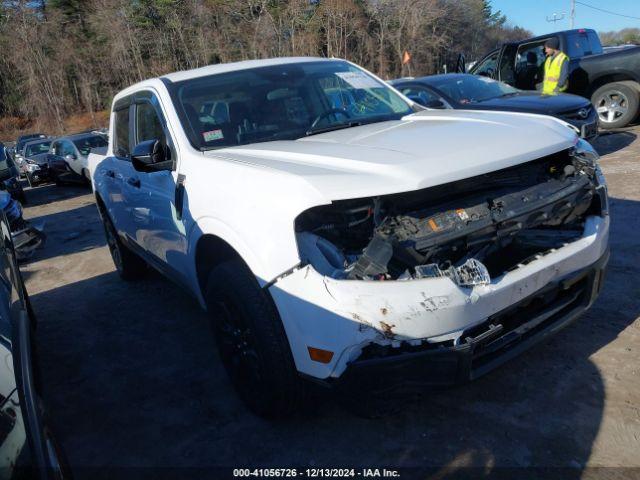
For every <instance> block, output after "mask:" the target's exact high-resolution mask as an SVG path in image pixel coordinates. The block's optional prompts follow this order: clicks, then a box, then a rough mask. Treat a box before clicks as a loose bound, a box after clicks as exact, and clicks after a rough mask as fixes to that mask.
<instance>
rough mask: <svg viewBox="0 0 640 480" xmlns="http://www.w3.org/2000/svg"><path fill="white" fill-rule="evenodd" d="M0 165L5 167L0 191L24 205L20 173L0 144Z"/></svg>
mask: <svg viewBox="0 0 640 480" xmlns="http://www.w3.org/2000/svg"><path fill="white" fill-rule="evenodd" d="M0 165H6V166H7V172H8V173H7V174H6V175H5V177H6V179H5V180H4V181H2V182H1V183H0V190H6V191H7V192H9V194H10V195H11V196H12V197H13V198H15V199H16V200H18V201H19V202H21V203H26V200H27V198H26V196H25V194H24V189H23V188H22V184H21V183H20V171H19V169H18V167H17V166H16V164H15V163H14V161H13V156H12V155H11V154H10V153H9V150H8V149H7V148H6V147H5V145H3V144H2V142H0Z"/></svg>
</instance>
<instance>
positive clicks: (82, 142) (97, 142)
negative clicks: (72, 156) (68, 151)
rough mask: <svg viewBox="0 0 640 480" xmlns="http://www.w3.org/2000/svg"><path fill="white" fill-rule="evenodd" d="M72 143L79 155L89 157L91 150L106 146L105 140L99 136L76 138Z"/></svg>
mask: <svg viewBox="0 0 640 480" xmlns="http://www.w3.org/2000/svg"><path fill="white" fill-rule="evenodd" d="M73 143H74V145H75V146H76V148H77V149H78V151H79V152H80V155H89V153H90V152H91V149H92V148H98V147H106V146H107V145H108V143H107V141H106V140H105V138H104V137H103V136H101V135H92V136H90V137H82V138H78V139H76V140H74V141H73Z"/></svg>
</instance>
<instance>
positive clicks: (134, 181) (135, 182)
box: [127, 177, 140, 188]
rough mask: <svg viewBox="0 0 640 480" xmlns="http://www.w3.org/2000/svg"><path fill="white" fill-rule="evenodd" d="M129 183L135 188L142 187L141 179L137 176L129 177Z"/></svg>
mask: <svg viewBox="0 0 640 480" xmlns="http://www.w3.org/2000/svg"><path fill="white" fill-rule="evenodd" d="M127 183H128V184H129V185H131V186H132V187H135V188H140V179H139V178H135V177H129V178H127Z"/></svg>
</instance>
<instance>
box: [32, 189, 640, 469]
mask: <svg viewBox="0 0 640 480" xmlns="http://www.w3.org/2000/svg"><path fill="white" fill-rule="evenodd" d="M54 215H59V216H58V217H56V218H51V217H52V216H49V218H47V220H48V221H49V220H54V221H52V222H51V223H52V224H54V225H60V226H59V230H54V231H53V232H52V234H51V236H52V238H53V241H51V242H50V243H48V244H47V247H46V249H45V251H43V252H42V257H41V258H43V257H51V256H56V255H65V254H69V253H72V252H73V251H74V250H76V249H78V248H81V249H84V248H95V247H96V246H99V245H102V244H103V243H100V242H103V241H102V240H100V241H97V240H95V243H94V240H93V238H94V237H95V238H96V239H97V238H98V235H100V239H102V231H101V230H100V228H101V226H100V225H99V220H98V217H97V213H96V211H95V206H93V205H92V206H91V208H90V209H89V207H88V206H83V207H80V208H77V209H76V210H71V211H70V212H65V213H59V214H54ZM70 219H72V220H74V221H75V223H74V221H69V220H70ZM612 219H613V224H612V258H611V262H610V270H609V276H608V279H607V282H606V284H605V287H604V289H603V292H602V295H601V297H600V299H599V300H598V301H597V303H596V304H595V305H594V307H593V308H592V310H590V311H589V312H588V313H587V314H585V315H584V316H583V317H582V318H581V319H580V320H579V321H578V322H577V323H575V324H573V325H572V326H570V327H568V328H567V329H565V330H564V331H562V332H560V333H559V334H558V335H557V336H556V337H554V338H553V339H552V340H551V341H550V342H548V343H546V344H544V345H540V346H538V347H536V348H534V349H532V350H531V351H529V352H527V353H526V354H524V355H523V356H521V357H519V358H518V359H516V360H514V361H512V362H510V363H508V364H507V365H506V366H504V367H502V368H500V369H499V370H497V371H495V372H493V373H491V374H490V375H488V376H487V377H485V378H482V379H480V380H478V381H476V382H473V383H471V384H469V385H466V386H462V387H458V388H454V389H449V390H445V391H440V392H435V393H433V394H432V395H429V396H427V397H425V398H423V399H422V400H421V401H420V402H419V403H409V404H407V405H403V408H402V409H401V412H400V413H399V414H397V415H395V416H392V417H387V418H383V419H379V420H365V419H363V418H359V417H357V416H354V415H352V414H350V413H347V412H346V411H344V410H343V409H341V408H340V407H338V406H337V402H335V401H333V400H332V398H331V397H326V398H322V399H321V401H320V402H319V404H318V405H317V411H316V412H315V413H314V415H313V416H310V415H307V416H303V417H298V418H295V419H292V420H289V421H283V422H278V423H270V422H266V421H264V420H261V419H259V418H256V417H254V416H252V415H251V414H249V413H248V412H247V411H246V410H245V408H244V407H243V405H242V404H240V403H239V401H238V399H237V397H236V396H235V395H234V392H233V390H232V388H231V386H230V384H229V382H228V381H227V378H226V376H225V374H224V372H223V370H222V367H221V365H220V363H219V360H218V358H217V355H216V353H215V347H214V343H213V341H212V338H211V334H210V329H209V326H208V323H207V318H206V315H205V314H203V313H202V312H201V311H200V310H199V309H198V307H197V305H196V302H195V301H194V300H193V299H191V298H190V297H189V296H188V295H186V294H185V293H183V292H182V291H180V290H179V289H178V288H177V287H175V286H174V285H173V284H171V283H170V282H168V281H166V280H164V279H163V278H161V277H160V276H159V275H157V274H150V276H149V278H148V279H145V280H143V281H141V282H137V283H126V282H122V281H121V280H120V279H119V278H118V277H117V275H116V274H115V273H108V274H103V275H98V276H95V277H93V278H89V279H87V280H85V281H82V282H77V283H74V284H70V285H66V286H63V287H60V288H56V289H53V290H49V291H46V292H43V293H40V294H37V295H33V296H32V302H33V305H34V309H35V311H36V315H37V316H38V317H39V322H40V323H39V330H38V345H39V351H40V356H41V360H42V362H43V365H44V366H45V368H44V371H45V373H44V384H45V397H46V399H47V401H48V403H49V405H50V407H51V410H52V415H51V416H52V417H53V420H54V425H55V426H56V427H57V430H58V432H59V434H60V436H61V438H62V442H63V444H64V446H65V447H66V449H67V452H68V456H69V458H70V460H71V463H72V465H74V466H75V467H77V468H78V467H79V468H78V470H77V477H78V478H91V477H92V475H93V473H91V474H90V473H88V472H89V471H88V470H83V469H82V468H81V467H89V466H94V467H97V466H109V467H116V466H124V467H128V466H140V467H145V466H146V467H153V466H167V467H168V466H172V467H180V468H186V467H209V466H226V467H238V466H249V465H255V466H261V467H266V466H277V467H283V466H291V465H299V466H327V467H336V466H342V465H361V466H378V465H384V466H397V467H400V466H403V467H411V466H414V467H415V466H417V467H432V468H434V469H436V470H437V471H438V476H437V478H452V477H454V476H456V474H457V473H460V472H465V471H466V470H464V468H465V467H470V466H474V467H483V468H482V469H480V470H474V477H476V478H482V477H484V476H485V475H486V474H488V473H491V472H494V471H495V468H496V467H532V466H536V467H569V470H566V471H563V472H562V475H561V478H580V476H581V474H582V473H583V472H582V468H583V466H584V465H585V464H586V463H587V462H588V460H589V457H590V454H591V448H592V444H593V442H594V439H595V437H596V435H597V434H598V431H599V428H600V423H601V420H602V415H603V408H604V402H605V398H606V390H605V386H604V383H603V378H602V376H601V374H600V372H599V371H598V368H597V367H596V366H595V365H594V364H593V362H592V361H591V360H590V356H591V355H592V354H593V353H594V352H597V351H598V350H599V349H601V348H602V347H603V346H605V345H607V344H608V343H609V342H611V341H612V340H613V339H615V338H616V337H617V335H618V334H619V333H620V332H621V331H622V330H624V329H625V328H626V327H627V326H628V325H629V324H631V323H632V322H634V320H635V319H636V318H637V317H638V315H639V314H640V288H639V287H638V284H637V281H636V280H637V278H638V277H639V276H640V252H639V251H638V249H637V246H634V245H633V242H629V238H633V235H634V232H637V231H638V230H639V229H640V203H639V202H633V201H628V200H622V199H613V201H612ZM96 222H98V223H97V224H96ZM78 224H83V225H87V228H88V229H89V230H91V231H93V234H91V235H88V237H87V238H90V239H92V240H91V241H88V243H87V244H86V245H84V246H83V244H82V243H81V242H76V241H75V240H74V241H73V242H68V243H65V242H60V241H59V239H60V238H64V235H67V234H69V232H73V231H75V229H76V226H77V225H78ZM56 228H58V227H56ZM94 234H95V235H94ZM96 255H108V253H107V251H106V249H105V248H102V249H97V250H96ZM630 361H631V360H630ZM185 476H186V477H189V474H188V473H186V474H185ZM405 478H406V477H405ZM519 478H523V477H522V476H520V477H519ZM545 478H546V477H545Z"/></svg>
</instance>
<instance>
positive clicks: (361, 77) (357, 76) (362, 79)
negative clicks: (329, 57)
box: [336, 72, 380, 88]
mask: <svg viewBox="0 0 640 480" xmlns="http://www.w3.org/2000/svg"><path fill="white" fill-rule="evenodd" d="M336 75H337V76H338V77H340V78H341V79H342V80H344V81H345V82H347V83H348V84H349V85H351V86H352V87H353V88H380V84H379V83H378V82H377V81H376V80H375V79H374V78H371V77H370V76H369V75H366V74H364V73H362V72H336Z"/></svg>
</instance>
